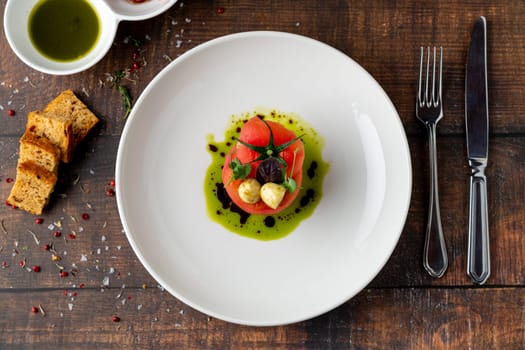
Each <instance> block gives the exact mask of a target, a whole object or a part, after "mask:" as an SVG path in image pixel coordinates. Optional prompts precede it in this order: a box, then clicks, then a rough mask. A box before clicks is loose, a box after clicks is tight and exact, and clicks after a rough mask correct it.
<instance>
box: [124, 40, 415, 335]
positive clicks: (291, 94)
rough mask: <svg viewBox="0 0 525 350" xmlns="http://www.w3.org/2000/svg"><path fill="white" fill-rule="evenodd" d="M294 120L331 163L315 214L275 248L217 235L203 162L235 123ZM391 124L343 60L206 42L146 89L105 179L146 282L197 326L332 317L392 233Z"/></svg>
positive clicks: (397, 167)
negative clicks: (250, 114) (199, 321)
mask: <svg viewBox="0 0 525 350" xmlns="http://www.w3.org/2000/svg"><path fill="white" fill-rule="evenodd" d="M259 106H263V107H267V108H276V109H278V110H280V111H285V112H294V113H298V114H299V115H301V116H302V118H303V119H305V120H306V121H307V122H309V123H310V124H311V125H312V126H313V127H314V128H315V129H316V130H317V131H318V132H319V133H320V134H321V135H322V136H323V137H324V139H325V141H326V145H325V148H324V155H323V157H324V159H325V160H326V161H328V162H330V163H331V167H330V171H329V173H328V175H327V176H326V178H325V181H324V186H323V191H324V194H323V197H322V199H321V201H320V203H319V206H318V207H317V208H316V210H315V212H314V214H313V215H312V216H311V217H310V218H308V219H306V220H304V221H303V222H302V223H301V224H300V225H299V227H298V228H297V229H296V230H295V231H294V232H292V233H291V234H290V235H288V236H287V237H285V238H283V239H279V240H274V241H270V242H262V241H258V240H254V239H249V238H244V237H242V236H239V235H237V234H234V233H231V232H228V231H227V230H226V229H224V228H223V227H222V226H220V225H218V224H217V223H215V222H213V221H211V220H210V219H209V217H208V216H207V214H206V204H205V198H204V193H203V188H204V177H205V173H206V169H207V167H208V165H209V163H210V161H211V158H210V156H209V154H208V153H207V151H206V146H207V143H206V135H208V134H210V133H212V134H214V135H215V136H216V138H218V139H220V138H221V136H222V135H223V134H224V131H225V128H226V126H227V122H228V121H229V118H230V116H231V115H232V114H239V113H242V112H247V111H250V110H252V109H253V108H255V107H259ZM411 174H412V173H411V162H410V154H409V149H408V144H407V140H406V135H405V133H404V129H403V126H402V124H401V122H400V119H399V116H398V114H397V112H396V110H395V108H394V106H393V104H392V103H391V101H390V100H389V98H388V97H387V95H386V94H385V92H384V91H383V90H382V89H381V87H380V86H379V85H378V83H377V82H376V81H375V80H374V79H373V78H372V77H371V76H370V75H369V74H368V73H367V72H366V71H365V70H364V69H363V68H362V67H360V66H359V65H358V64H357V63H356V62H354V61H353V60H352V59H350V58H349V57H347V56H346V55H344V54H343V53H341V52H340V51H337V50H336V49H334V48H332V47H329V46H327V45H325V44H323V43H320V42H318V41H315V40H312V39H309V38H306V37H302V36H298V35H294V34H287V33H278V32H247V33H239V34H233V35H228V36H225V37H220V38H218V39H215V40H212V41H209V42H207V43H204V44H202V45H200V46H198V47H196V48H194V49H192V50H190V51H188V52H187V53H185V54H184V55H182V56H180V57H179V58H177V59H176V60H174V61H173V62H172V63H171V64H170V65H169V66H168V67H166V68H165V69H164V70H163V71H162V72H161V73H160V74H159V75H158V76H157V77H156V78H155V79H154V80H153V81H152V82H151V83H150V84H149V86H148V87H147V88H146V89H145V90H144V92H143V94H142V95H141V96H140V98H139V99H138V100H137V103H136V105H135V107H134V108H133V111H132V113H131V115H130V116H129V119H128V120H127V123H126V126H125V128H124V131H123V135H122V139H121V142H120V145H119V150H118V155H117V166H116V181H117V186H118V191H117V203H118V209H119V213H120V216H121V219H122V223H123V225H124V229H125V232H126V234H127V237H128V239H129V241H130V244H131V246H132V247H133V249H134V251H135V253H136V254H137V256H138V257H139V259H140V261H141V262H142V263H143V264H144V266H145V267H146V269H147V270H148V271H149V273H151V275H152V276H153V277H154V278H155V279H156V280H157V281H158V282H159V283H160V284H161V285H162V286H163V287H165V288H166V290H168V291H169V292H170V293H171V294H173V295H174V296H175V297H177V298H178V299H180V300H182V301H183V302H185V303H186V304H188V305H190V306H191V307H193V308H195V309H197V310H200V311H202V312H204V313H206V314H208V315H211V316H213V317H217V318H220V319H223V320H227V321H230V322H234V323H240V324H247V325H280V324H287V323H292V322H297V321H302V320H305V319H308V318H311V317H314V316H317V315H320V314H322V313H325V312H326V311H329V310H331V309H333V308H335V307H337V306H339V305H341V304H342V303H344V302H345V301H347V300H349V299H350V298H351V297H353V296H354V295H355V294H357V293H358V292H359V291H361V290H362V289H363V288H364V287H365V286H366V285H367V284H368V283H369V282H370V281H371V280H372V279H373V278H374V277H375V276H376V275H377V273H378V272H379V271H380V270H381V268H382V267H383V266H384V264H385V263H386V261H387V260H388V258H389V257H390V255H391V253H392V251H393V249H394V247H395V246H396V244H397V241H398V239H399V236H400V234H401V231H402V229H403V226H404V223H405V219H406V215H407V212H408V207H409V202H410V195H411V186H412V175H411Z"/></svg>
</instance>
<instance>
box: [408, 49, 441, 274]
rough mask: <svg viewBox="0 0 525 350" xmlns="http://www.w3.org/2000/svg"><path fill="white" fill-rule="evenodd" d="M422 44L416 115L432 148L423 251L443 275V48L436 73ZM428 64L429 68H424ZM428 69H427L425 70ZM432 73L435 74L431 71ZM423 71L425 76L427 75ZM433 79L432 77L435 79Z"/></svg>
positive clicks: (426, 263) (426, 261) (433, 269)
mask: <svg viewBox="0 0 525 350" xmlns="http://www.w3.org/2000/svg"><path fill="white" fill-rule="evenodd" d="M426 51H427V55H426V60H425V59H424V57H425V50H424V49H423V47H421V59H420V62H419V84H418V92H417V101H416V116H417V118H418V119H419V120H420V121H421V122H422V123H423V124H425V127H426V129H427V131H428V148H429V163H430V194H429V206H428V222H427V228H426V236H425V248H424V252H423V266H424V267H425V269H426V270H427V272H428V273H429V274H430V276H432V277H436V278H438V277H441V276H443V274H444V273H445V271H446V269H447V267H448V256H447V249H446V247H445V238H444V236H443V229H442V227H441V215H440V213H439V194H438V172H437V155H436V127H437V123H438V122H439V121H440V120H441V118H443V101H442V99H441V76H442V63H443V48H442V47H440V48H439V68H438V70H439V72H438V75H436V48H435V47H434V50H433V51H434V55H433V63H432V72H431V71H430V55H431V53H430V47H427V50H426ZM424 67H425V69H424ZM424 70H425V71H426V72H424ZM431 73H432V76H430V74H431ZM423 74H425V76H424V77H423ZM431 79H432V80H431Z"/></svg>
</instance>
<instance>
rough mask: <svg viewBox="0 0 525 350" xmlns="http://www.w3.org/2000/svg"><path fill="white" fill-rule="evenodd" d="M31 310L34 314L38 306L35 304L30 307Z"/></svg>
mask: <svg viewBox="0 0 525 350" xmlns="http://www.w3.org/2000/svg"><path fill="white" fill-rule="evenodd" d="M31 312H32V313H34V314H36V313H37V312H38V308H37V307H36V306H33V307H31Z"/></svg>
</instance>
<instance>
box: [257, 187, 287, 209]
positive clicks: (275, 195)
mask: <svg viewBox="0 0 525 350" xmlns="http://www.w3.org/2000/svg"><path fill="white" fill-rule="evenodd" d="M285 194H286V188H284V186H282V185H278V184H276V183H273V182H267V183H265V184H264V185H262V187H261V199H262V201H263V202H264V204H266V205H267V206H269V207H270V208H272V209H277V207H278V206H279V204H281V202H282V201H283V198H284V195H285Z"/></svg>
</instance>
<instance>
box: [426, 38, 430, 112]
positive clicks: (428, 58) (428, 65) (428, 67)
mask: <svg viewBox="0 0 525 350" xmlns="http://www.w3.org/2000/svg"><path fill="white" fill-rule="evenodd" d="M429 69H430V47H428V46H427V74H426V77H425V104H426V105H427V107H430V103H429V101H430V99H429V98H428V79H429V77H430V76H429V73H430V70H429Z"/></svg>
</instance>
